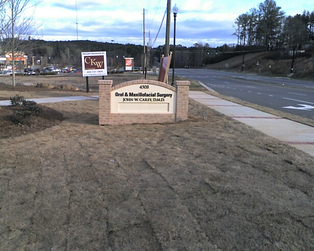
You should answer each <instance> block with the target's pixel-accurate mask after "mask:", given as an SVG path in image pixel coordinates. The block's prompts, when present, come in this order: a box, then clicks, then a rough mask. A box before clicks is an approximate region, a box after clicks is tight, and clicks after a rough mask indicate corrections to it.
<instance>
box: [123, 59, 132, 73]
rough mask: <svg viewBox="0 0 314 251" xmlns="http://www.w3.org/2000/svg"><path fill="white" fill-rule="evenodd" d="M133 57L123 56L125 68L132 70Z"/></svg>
mask: <svg viewBox="0 0 314 251" xmlns="http://www.w3.org/2000/svg"><path fill="white" fill-rule="evenodd" d="M133 59H134V58H125V59H124V60H125V70H126V71H133Z"/></svg>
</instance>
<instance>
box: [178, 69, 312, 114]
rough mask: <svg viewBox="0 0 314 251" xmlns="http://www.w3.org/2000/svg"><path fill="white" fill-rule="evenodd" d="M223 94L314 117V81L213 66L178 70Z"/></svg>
mask: <svg viewBox="0 0 314 251" xmlns="http://www.w3.org/2000/svg"><path fill="white" fill-rule="evenodd" d="M175 73H176V75H178V76H181V77H187V78H192V79H195V80H198V81H201V82H202V83H203V84H205V85H206V86H208V87H210V88H211V89H213V90H215V91H217V92H218V93H220V94H223V95H226V96H230V97H233V98H237V99H240V100H244V101H248V102H251V103H254V104H258V105H261V106H265V107H269V108H272V109H275V110H280V111H284V112H288V113H291V114H295V115H298V116H301V117H305V118H309V119H314V82H313V81H303V80H295V79H289V78H275V77H266V76H260V75H253V74H243V73H235V72H225V71H217V70H209V69H176V72H175Z"/></svg>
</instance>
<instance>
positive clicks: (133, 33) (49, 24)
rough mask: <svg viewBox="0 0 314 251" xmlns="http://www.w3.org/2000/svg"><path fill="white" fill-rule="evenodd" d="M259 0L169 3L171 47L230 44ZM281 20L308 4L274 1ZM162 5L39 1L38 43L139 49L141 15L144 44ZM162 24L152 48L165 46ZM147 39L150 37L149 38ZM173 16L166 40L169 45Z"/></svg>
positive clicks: (161, 1) (141, 0)
mask: <svg viewBox="0 0 314 251" xmlns="http://www.w3.org/2000/svg"><path fill="white" fill-rule="evenodd" d="M261 2H264V1H261V0H238V1H234V0H192V1H191V0H172V1H171V3H172V7H173V6H174V5H175V4H176V5H177V7H178V8H179V12H178V16H177V36H176V44H181V45H184V46H188V47H189V46H192V45H193V44H195V43H203V44H205V43H208V44H209V45H210V46H212V47H216V46H219V45H223V44H232V43H236V37H235V36H233V35H232V33H233V32H234V31H235V28H234V27H233V26H234V22H235V19H236V18H237V17H238V16H239V15H241V14H243V13H246V12H248V11H249V10H250V9H251V8H258V5H259V3H261ZM276 3H277V6H278V7H281V9H282V10H283V11H284V12H285V13H286V16H289V15H292V16H293V15H295V14H302V12H303V11H304V10H308V11H310V12H312V11H314V5H313V4H310V3H313V0H298V1H290V0H289V1H288V0H277V1H276ZM166 6H167V0H66V1H65V0H44V1H42V2H41V3H40V4H39V5H38V6H37V8H36V10H35V13H34V19H35V20H36V21H37V22H38V23H40V24H41V28H40V30H39V31H38V32H39V34H40V37H39V38H40V39H44V40H47V41H55V40H77V38H78V39H79V40H92V41H100V42H112V41H114V42H115V43H122V44H126V43H131V44H143V9H145V17H146V18H145V23H146V25H145V27H146V42H147V41H148V40H149V37H150V41H151V44H153V42H154V41H155V39H156V37H157V33H158V29H159V26H160V25H161V22H162V18H163V15H164V12H165V10H166ZM172 7H171V8H172ZM165 23H166V19H165V21H164V24H163V26H162V28H161V31H160V34H159V36H158V37H157V39H156V41H155V43H154V44H153V47H157V46H158V45H162V44H164V43H165V30H166V28H165V27H166V26H165ZM149 34H150V35H149ZM172 34H173V15H172V14H171V39H170V43H171V44H172V43H173V40H172V37H173V35H172Z"/></svg>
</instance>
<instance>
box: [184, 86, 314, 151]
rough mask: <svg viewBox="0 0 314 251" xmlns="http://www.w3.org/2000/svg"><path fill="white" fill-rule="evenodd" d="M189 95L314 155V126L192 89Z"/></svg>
mask: <svg viewBox="0 0 314 251" xmlns="http://www.w3.org/2000/svg"><path fill="white" fill-rule="evenodd" d="M189 97H190V98H192V99H194V100H196V101H197V102H199V103H201V104H203V105H206V106H208V107H210V108H212V109H214V110H216V111H218V112H220V113H223V114H225V115H227V116H229V117H231V118H234V119H235V120H238V121H240V122H242V123H244V124H247V125H249V126H251V127H253V128H254V129H256V130H259V131H261V132H263V133H265V134H267V135H269V136H271V137H273V138H276V139H279V140H280V141H283V142H285V143H287V144H288V145H291V146H293V147H295V148H297V149H299V150H302V151H304V152H306V153H308V154H310V155H311V156H313V157H314V127H311V126H306V125H303V124H300V123H297V122H294V121H291V120H287V119H283V118H281V117H277V116H274V115H271V114H268V113H265V112H261V111H258V110H255V109H252V108H249V107H245V106H242V105H239V104H236V103H232V102H230V101H227V100H223V99H220V98H218V97H215V96H212V95H209V94H206V93H204V92H193V91H190V94H189Z"/></svg>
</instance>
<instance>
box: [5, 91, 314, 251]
mask: <svg viewBox="0 0 314 251" xmlns="http://www.w3.org/2000/svg"><path fill="white" fill-rule="evenodd" d="M37 91H38V93H37V94H36V89H34V88H32V89H29V91H27V92H26V90H24V91H23V90H19V91H18V92H19V93H20V94H22V95H25V96H27V95H29V96H38V95H39V96H49V95H61V94H63V95H64V94H65V93H66V94H67V95H77V93H76V92H75V93H73V92H62V91H59V90H58V91H54V90H49V91H48V90H42V89H37ZM15 92H16V90H14V89H11V88H6V89H5V90H4V89H3V88H2V90H0V97H2V98H4V97H5V96H8V95H9V94H10V95H9V96H12V95H11V94H13V93H15ZM82 94H83V93H82ZM9 96H8V97H9ZM45 107H49V108H51V109H54V110H55V111H57V112H59V113H62V114H63V117H64V119H63V121H62V122H61V123H59V124H56V125H54V126H52V127H50V128H46V129H45V130H38V131H37V132H31V133H28V134H25V135H22V136H18V137H13V136H12V137H10V138H2V139H0V160H1V161H0V250H119V251H120V250H149V251H151V250H193V251H194V250H224V251H225V250H241V251H242V250H265V251H269V250H314V210H313V208H314V169H313V167H314V158H312V157H310V156H309V155H307V154H305V153H303V152H301V151H298V150H296V149H295V148H292V147H290V146H288V145H286V144H284V143H282V142H280V141H277V140H275V139H273V138H270V137H268V136H266V135H264V134H262V133H260V132H258V131H255V130H253V129H252V128H250V127H248V126H246V125H244V124H241V123H239V122H237V121H235V120H232V119H231V118H228V117H226V116H224V115H222V114H219V113H217V112H215V111H213V110H211V109H209V108H206V107H204V106H202V105H200V104H198V103H196V102H195V101H193V100H190V106H189V115H190V119H189V120H188V121H186V122H181V123H177V124H154V125H142V124H136V125H125V126H99V125H98V101H79V102H64V103H54V104H47V105H45Z"/></svg>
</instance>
